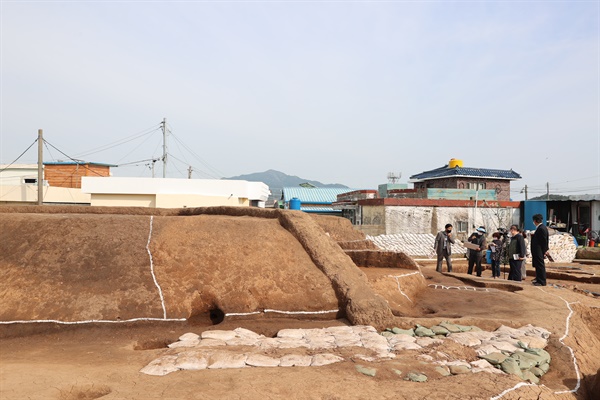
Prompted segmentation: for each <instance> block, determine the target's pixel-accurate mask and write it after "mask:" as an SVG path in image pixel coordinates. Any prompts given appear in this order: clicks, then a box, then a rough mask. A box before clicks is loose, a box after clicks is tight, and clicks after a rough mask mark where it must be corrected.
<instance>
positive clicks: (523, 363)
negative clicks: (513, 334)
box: [510, 352, 536, 370]
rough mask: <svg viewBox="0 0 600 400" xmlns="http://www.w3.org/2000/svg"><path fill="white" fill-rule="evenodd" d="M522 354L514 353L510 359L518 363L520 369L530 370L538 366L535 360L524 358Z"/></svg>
mask: <svg viewBox="0 0 600 400" xmlns="http://www.w3.org/2000/svg"><path fill="white" fill-rule="evenodd" d="M520 353H521V352H517V353H513V354H512V355H511V356H510V358H512V359H513V360H515V361H516V362H517V364H519V368H521V369H527V370H529V369H531V368H533V367H535V366H536V362H535V360H532V359H531V358H529V357H523V356H521V354H520Z"/></svg>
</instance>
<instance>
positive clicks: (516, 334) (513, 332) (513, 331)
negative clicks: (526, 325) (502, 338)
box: [494, 325, 523, 338]
mask: <svg viewBox="0 0 600 400" xmlns="http://www.w3.org/2000/svg"><path fill="white" fill-rule="evenodd" d="M494 332H496V333H505V334H507V335H509V336H511V337H515V338H516V337H519V336H521V335H522V334H523V331H520V330H518V329H515V328H511V327H510V326H505V325H501V326H500V328H498V329H496V330H495V331H494Z"/></svg>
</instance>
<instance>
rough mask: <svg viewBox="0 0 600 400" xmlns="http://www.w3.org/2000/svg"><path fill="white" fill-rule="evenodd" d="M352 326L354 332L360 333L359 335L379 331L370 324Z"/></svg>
mask: <svg viewBox="0 0 600 400" xmlns="http://www.w3.org/2000/svg"><path fill="white" fill-rule="evenodd" d="M351 328H352V332H354V333H358V334H359V335H360V334H362V333H377V329H375V328H373V327H372V326H369V325H354V326H352V327H351Z"/></svg>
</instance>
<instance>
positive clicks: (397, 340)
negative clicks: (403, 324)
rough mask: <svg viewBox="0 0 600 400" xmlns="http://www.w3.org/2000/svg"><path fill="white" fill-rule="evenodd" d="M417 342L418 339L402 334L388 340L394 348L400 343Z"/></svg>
mask: <svg viewBox="0 0 600 400" xmlns="http://www.w3.org/2000/svg"><path fill="white" fill-rule="evenodd" d="M416 341H417V338H416V337H414V336H410V335H404V334H401V333H400V334H397V335H394V336H393V337H390V338H388V343H389V344H390V346H393V345H395V344H396V343H400V342H407V343H414V342H416Z"/></svg>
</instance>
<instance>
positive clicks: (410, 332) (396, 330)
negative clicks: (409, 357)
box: [392, 328, 415, 336]
mask: <svg viewBox="0 0 600 400" xmlns="http://www.w3.org/2000/svg"><path fill="white" fill-rule="evenodd" d="M392 332H393V333H394V334H396V335H408V336H415V331H413V330H412V329H400V328H392Z"/></svg>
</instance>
